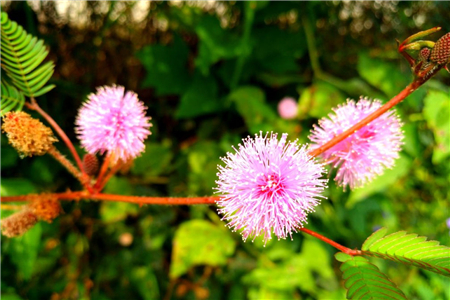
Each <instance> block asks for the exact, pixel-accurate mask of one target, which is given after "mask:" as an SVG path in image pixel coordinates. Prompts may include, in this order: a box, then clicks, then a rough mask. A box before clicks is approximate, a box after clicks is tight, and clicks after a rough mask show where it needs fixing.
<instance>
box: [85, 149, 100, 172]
mask: <svg viewBox="0 0 450 300" xmlns="http://www.w3.org/2000/svg"><path fill="white" fill-rule="evenodd" d="M83 167H84V171H85V172H86V174H88V175H89V176H95V175H97V172H98V159H97V156H95V154H90V153H86V154H85V155H84V157H83Z"/></svg>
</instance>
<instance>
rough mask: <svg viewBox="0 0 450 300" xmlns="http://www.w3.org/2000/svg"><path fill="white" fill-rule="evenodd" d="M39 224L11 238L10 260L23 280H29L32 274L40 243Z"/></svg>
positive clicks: (40, 231) (40, 229)
mask: <svg viewBox="0 0 450 300" xmlns="http://www.w3.org/2000/svg"><path fill="white" fill-rule="evenodd" d="M41 234H42V228H41V224H39V223H38V224H36V225H35V226H34V227H32V228H31V229H30V230H28V231H27V232H26V233H25V234H24V235H22V236H20V237H15V238H12V239H11V241H10V242H11V244H10V247H11V248H10V249H11V251H10V253H11V260H12V262H13V263H14V264H15V265H16V266H17V268H18V269H19V274H20V276H21V277H22V278H23V279H24V280H29V279H30V278H31V275H32V274H33V269H34V265H35V262H36V259H37V255H38V251H39V247H40V245H41Z"/></svg>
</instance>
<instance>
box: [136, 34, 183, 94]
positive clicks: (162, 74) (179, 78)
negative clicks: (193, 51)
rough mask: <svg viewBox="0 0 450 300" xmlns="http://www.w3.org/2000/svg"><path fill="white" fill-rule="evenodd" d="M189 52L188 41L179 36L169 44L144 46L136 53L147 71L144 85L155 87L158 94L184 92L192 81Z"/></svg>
mask: <svg viewBox="0 0 450 300" xmlns="http://www.w3.org/2000/svg"><path fill="white" fill-rule="evenodd" d="M188 54H189V49H188V47H187V45H186V43H185V42H184V41H183V40H182V39H181V38H180V37H178V36H175V37H174V39H173V43H172V44H169V45H159V44H158V45H151V46H146V47H143V48H142V49H141V50H140V51H139V52H137V53H136V56H137V57H138V58H139V60H140V61H141V62H142V65H143V66H144V68H145V70H146V71H147V75H146V77H145V78H144V80H143V82H142V86H143V87H152V88H155V90H156V94H157V95H158V96H162V95H173V94H177V95H181V94H183V93H184V91H185V90H186V88H187V87H188V86H189V82H190V76H189V73H188Z"/></svg>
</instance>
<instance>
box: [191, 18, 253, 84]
mask: <svg viewBox="0 0 450 300" xmlns="http://www.w3.org/2000/svg"><path fill="white" fill-rule="evenodd" d="M195 32H196V33H197V35H198V38H199V46H198V55H197V58H196V59H195V66H197V67H198V69H199V70H200V71H201V73H202V74H203V75H205V76H206V75H209V67H210V66H211V65H213V64H215V63H216V62H218V61H220V60H221V59H229V58H234V57H238V56H240V55H246V54H247V53H249V52H250V47H251V46H250V45H249V44H243V43H241V39H240V37H239V36H237V35H235V34H233V33H231V32H229V31H227V30H224V28H222V27H221V26H220V22H219V20H218V19H217V18H216V17H213V16H209V15H206V16H204V17H203V18H202V20H201V21H200V23H199V24H198V25H197V26H196V28H195Z"/></svg>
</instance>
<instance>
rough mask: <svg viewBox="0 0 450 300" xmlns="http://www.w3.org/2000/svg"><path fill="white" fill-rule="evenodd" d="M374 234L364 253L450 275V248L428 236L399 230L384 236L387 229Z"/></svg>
mask: <svg viewBox="0 0 450 300" xmlns="http://www.w3.org/2000/svg"><path fill="white" fill-rule="evenodd" d="M380 231H381V232H380V233H378V232H375V233H374V234H372V235H371V236H370V237H369V238H368V239H367V240H366V242H365V243H364V245H363V248H362V250H363V253H364V255H369V256H375V257H380V258H383V259H389V260H392V261H396V262H401V263H403V264H406V265H413V266H416V267H418V268H422V269H426V270H428V271H431V272H435V273H438V274H442V275H446V276H450V248H449V247H446V246H442V245H439V242H438V241H427V238H426V237H423V236H418V235H417V234H415V233H413V234H407V233H406V232H405V231H399V232H395V233H392V234H390V235H387V236H384V234H385V233H386V230H385V229H380Z"/></svg>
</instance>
